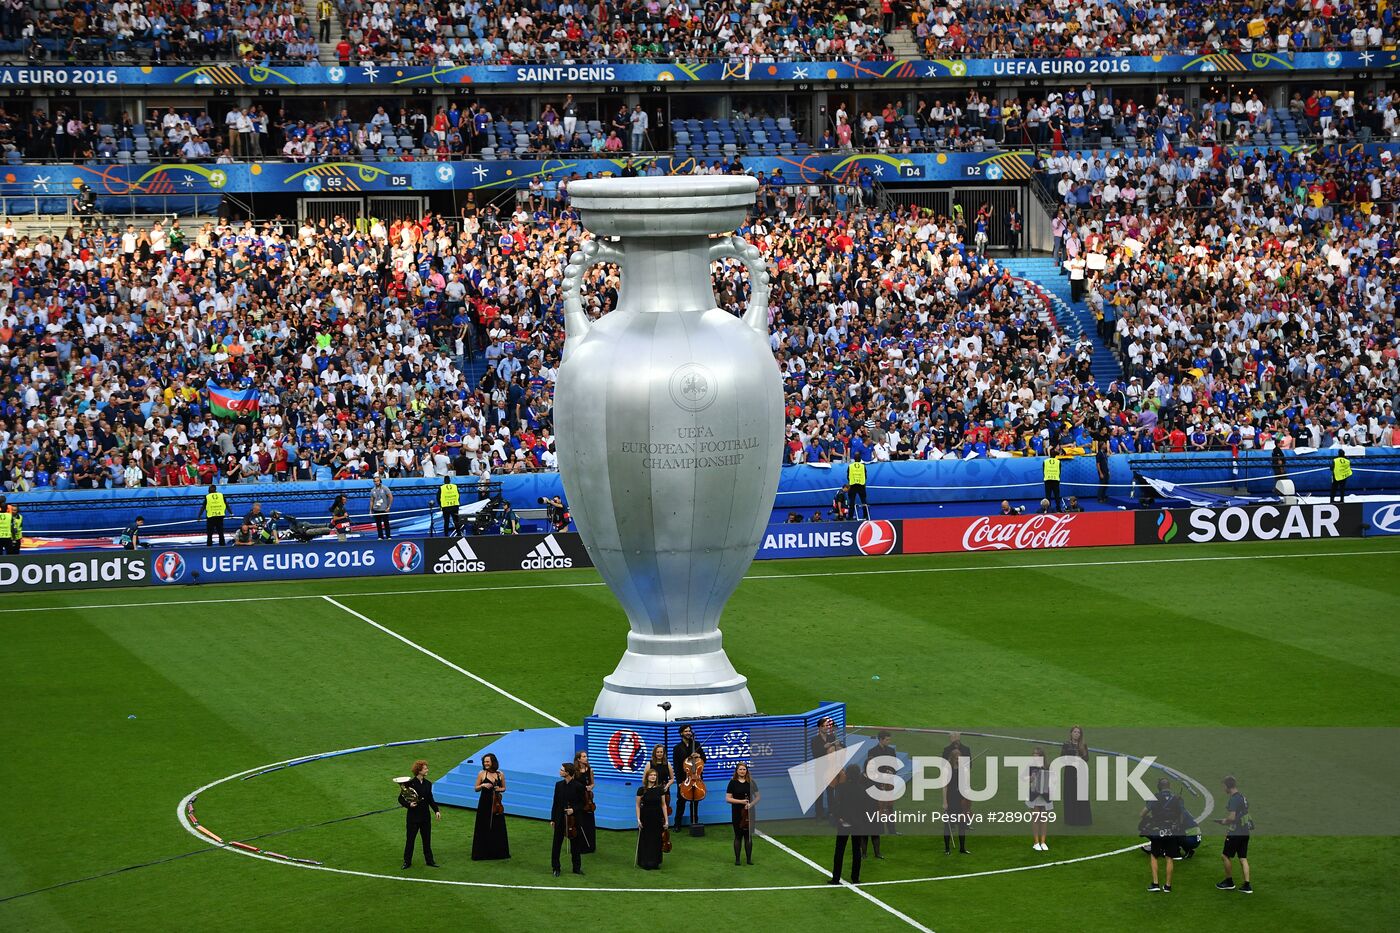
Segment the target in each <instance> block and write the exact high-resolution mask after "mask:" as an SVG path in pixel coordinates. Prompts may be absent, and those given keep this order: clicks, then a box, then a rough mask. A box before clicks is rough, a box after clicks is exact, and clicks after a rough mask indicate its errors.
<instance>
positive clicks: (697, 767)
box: [680, 755, 705, 802]
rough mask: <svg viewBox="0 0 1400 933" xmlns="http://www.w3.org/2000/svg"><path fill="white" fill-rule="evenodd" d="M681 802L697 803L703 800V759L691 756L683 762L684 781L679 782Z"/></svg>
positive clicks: (698, 756)
mask: <svg viewBox="0 0 1400 933" xmlns="http://www.w3.org/2000/svg"><path fill="white" fill-rule="evenodd" d="M680 796H681V799H682V800H689V801H692V802H699V801H701V800H704V799H705V759H704V758H703V757H702V756H700V755H691V756H690V757H689V758H687V759H686V760H685V780H684V781H682V782H681V789H680Z"/></svg>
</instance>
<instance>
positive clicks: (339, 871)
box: [175, 732, 1139, 894]
mask: <svg viewBox="0 0 1400 933" xmlns="http://www.w3.org/2000/svg"><path fill="white" fill-rule="evenodd" d="M498 735H500V733H499V732H478V733H473V734H472V735H467V736H463V738H478V737H487V736H489V737H493V738H494V737H495V736H498ZM419 741H421V742H423V743H425V744H426V743H428V742H433V741H437V739H436V738H426V739H421V740H419ZM376 747H378V746H355V747H353V748H345V749H338V750H337V751H333V752H326V753H324V754H326V755H327V756H330V755H339V754H342V753H349V752H355V751H367V750H369V749H370V748H376ZM316 757H319V756H317V755H297V756H295V757H292V758H288V759H286V760H284V761H274V762H272V763H271V764H265V765H258V766H257V767H255V768H249V769H247V770H246V771H239V772H238V773H237V774H230V775H228V776H227V777H221V778H218V779H216V780H213V781H210V782H209V783H208V784H205V785H204V786H203V787H201V788H199V789H197V790H194V791H191V792H190V793H188V794H186V795H185V796H184V797H183V798H182V799H181V800H180V802H179V804H177V805H176V807H175V817H176V818H177V819H178V820H179V821H180V825H181V826H183V827H184V828H185V832H187V833H189V834H190V835H191V836H193V837H195V838H196V839H198V840H200V841H201V842H203V843H205V844H206V845H210V846H213V847H214V848H216V849H223V850H224V851H226V852H231V853H233V854H234V855H241V856H244V857H245V858H255V859H259V860H261V861H264V862H270V863H271V864H273V865H281V866H283V867H285V868H304V869H308V870H310V871H326V872H330V873H332V874H336V875H355V876H357V877H360V878H381V879H384V880H386V881H407V882H411V883H413V884H442V885H449V886H452V887H465V888H495V889H505V890H512V891H564V892H571V893H589V894H729V893H744V892H763V891H835V890H839V888H838V887H837V886H835V885H830V884H786V885H763V886H759V887H748V888H743V887H734V888H599V887H581V888H573V887H567V886H564V885H549V884H502V883H500V882H493V881H453V880H450V879H446V878H414V877H410V876H406V875H386V874H382V873H379V872H372V871H358V870H356V869H353V868H332V867H330V866H328V865H303V864H301V863H299V862H287V861H283V860H282V859H278V858H272V857H271V856H267V855H260V854H258V853H256V852H248V851H245V850H243V849H237V848H234V847H233V846H232V845H230V844H229V843H227V842H226V843H222V844H221V843H217V842H215V841H214V840H212V839H210V838H209V837H208V836H206V835H204V834H203V833H201V832H200V831H199V830H197V829H195V828H194V825H193V824H192V823H190V821H189V819H188V817H186V815H185V810H186V809H187V808H188V807H189V805H190V803H191V802H192V801H194V800H195V799H197V798H198V797H200V796H201V795H202V794H204V792H205V791H209V790H212V789H213V788H215V787H218V786H219V785H221V784H228V783H230V782H232V781H237V780H241V779H242V778H245V777H247V776H248V775H250V774H256V773H258V772H259V771H266V770H268V769H270V768H277V767H280V766H282V765H286V764H290V763H291V762H293V761H302V760H305V759H311V758H316ZM1138 848H1139V847H1138V845H1137V844H1134V845H1131V846H1127V847H1125V848H1122V849H1114V850H1113V851H1111V852H1100V853H1098V854H1096V855H1082V856H1079V857H1078V858H1072V859H1061V860H1059V861H1055V862H1043V863H1041V864H1038V865H1018V866H1016V867H1014V868H993V869H988V870H986V871H977V872H968V873H966V874H960V875H931V876H929V877H926V878H893V879H890V880H888V881H862V882H861V886H862V887H866V886H869V885H877V884H878V885H894V884H925V883H928V882H931V881H957V880H959V879H962V878H981V877H985V876H987V875H1006V874H1012V873H1014V872H1022V871H1035V870H1036V869H1040V868H1053V867H1055V866H1056V865H1072V864H1075V863H1076V862H1091V861H1094V860H1095V859H1101V858H1110V857H1112V856H1115V855H1122V854H1123V853H1125V852H1135V851H1137V849H1138Z"/></svg>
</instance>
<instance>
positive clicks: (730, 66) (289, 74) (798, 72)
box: [0, 40, 1400, 93]
mask: <svg viewBox="0 0 1400 933" xmlns="http://www.w3.org/2000/svg"><path fill="white" fill-rule="evenodd" d="M43 41H44V40H41V42H40V44H43ZM58 41H62V40H58ZM1397 63H1400V58H1398V57H1397V53H1396V52H1394V51H1385V52H1298V53H1294V54H1283V55H1274V54H1270V53H1257V54H1252V55H1239V54H1234V53H1231V52H1221V53H1216V54H1211V55H1155V56H1147V55H1120V56H1097V57H1095V56H1086V57H1078V58H1065V57H1059V58H935V59H898V60H895V61H859V60H856V61H851V60H846V61H806V62H762V61H755V60H754V59H752V58H736V59H733V60H718V61H708V62H655V63H651V62H590V63H587V64H559V63H545V64H509V65H457V66H446V67H443V66H432V65H390V64H378V63H367V64H362V65H286V66H265V65H220V64H209V65H199V66H196V67H191V66H189V65H153V66H148V67H142V66H133V65H116V66H112V67H102V66H95V67H84V66H43V65H41V66H18V65H14V66H8V67H4V68H0V86H4V87H11V88H21V87H32V88H46V87H51V86H60V87H63V86H85V87H117V86H122V85H129V86H146V87H151V86H174V85H183V86H190V87H203V88H208V87H215V88H247V89H248V90H250V91H251V90H256V89H258V88H276V87H290V86H298V87H317V86H321V87H327V86H346V85H357V86H361V87H380V88H385V90H386V93H389V92H392V91H395V90H398V91H400V92H402V89H403V88H411V87H433V86H439V87H448V88H455V89H461V88H465V87H470V86H472V85H478V84H487V85H502V84H514V85H525V86H547V85H553V86H561V87H562V86H565V85H568V86H573V85H579V84H592V85H609V84H707V83H708V84H734V83H746V84H772V83H784V84H790V83H796V84H798V85H799V88H801V87H802V86H804V85H805V86H808V87H810V86H812V85H820V84H823V83H824V82H830V81H840V82H851V81H856V82H861V83H872V84H873V83H885V82H898V81H904V82H908V81H913V80H929V79H938V78H1002V77H1005V78H1066V79H1080V78H1087V79H1094V78H1106V77H1113V76H1120V77H1121V76H1125V75H1171V74H1185V73H1196V74H1200V73H1217V72H1227V73H1243V74H1254V73H1258V72H1265V71H1267V72H1279V71H1335V70H1338V69H1343V70H1362V71H1370V70H1378V69H1383V68H1394V67H1396V66H1397ZM244 93H247V91H244Z"/></svg>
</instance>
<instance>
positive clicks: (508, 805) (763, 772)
mask: <svg viewBox="0 0 1400 933" xmlns="http://www.w3.org/2000/svg"><path fill="white" fill-rule="evenodd" d="M827 716H830V717H831V718H832V719H833V720H835V722H836V728H837V731H838V732H839V733H840V734H842V735H843V736H844V734H845V728H846V706H845V704H844V703H830V702H827V703H823V704H822V705H821V706H819V707H817V708H816V709H814V710H812V711H810V712H807V713H801V714H797V715H793V716H740V717H725V718H720V719H696V720H678V721H677V722H672V723H670V724H669V725H665V724H662V723H658V722H632V721H624V720H618V719H600V718H599V717H596V716H590V717H589V718H588V720H587V721H586V722H585V724H584V725H583V726H564V727H556V728H550V729H522V730H520V731H518V732H512V733H510V734H508V735H504V736H502V737H501V738H499V739H497V740H496V741H495V742H492V743H491V744H490V745H487V746H486V747H485V748H483V749H481V751H479V752H477V753H476V754H475V755H473V756H472V757H470V758H468V759H467V760H466V761H463V762H462V763H461V764H459V765H457V767H455V768H453V769H452V770H451V771H449V772H448V773H447V774H446V775H444V776H443V777H442V778H441V779H440V780H439V781H437V783H435V784H434V785H433V795H434V796H435V797H436V798H437V800H438V802H439V803H443V804H447V805H449V806H454V807H467V808H469V809H475V807H476V804H477V800H478V798H479V796H480V795H479V794H478V793H477V792H476V791H475V790H473V789H472V785H473V784H474V783H475V782H476V775H477V772H478V771H480V770H481V760H482V758H483V757H484V756H485V755H487V754H492V755H495V756H496V758H497V759H498V760H499V761H500V763H501V770H502V771H503V772H504V773H505V776H506V795H505V800H504V803H505V810H506V813H507V814H508V815H510V816H524V817H530V818H531V819H537V820H547V819H549V809H550V805H551V803H552V802H553V800H554V784H555V782H556V781H558V780H559V765H560V764H562V763H563V762H565V761H572V760H573V757H574V754H575V752H577V751H579V750H580V749H585V748H586V749H587V750H588V757H589V761H590V763H591V764H592V766H593V774H594V780H595V784H594V792H593V801H594V803H595V804H597V807H598V810H597V813H596V814H595V819H596V820H597V824H598V826H599V827H600V828H602V829H633V828H635V827H636V825H637V816H636V799H637V788H638V786H640V782H641V778H642V773H643V768H644V766H645V760H646V758H648V757H649V756H650V750H651V749H652V748H653V747H654V746H655V745H657V744H658V743H661V744H665V745H666V750H667V761H668V762H669V761H670V752H671V748H672V747H673V746H674V745H675V743H676V742H677V741H679V739H680V731H679V730H680V727H681V726H682V725H689V726H691V728H693V729H694V730H695V736H696V739H697V740H698V741H699V742H700V744H701V745H702V746H703V747H704V748H705V749H706V753H707V756H708V757H707V763H706V767H705V784H706V787H707V789H708V793H707V794H706V796H705V799H704V800H702V801H701V802H700V822H701V823H705V824H717V823H728V822H729V817H730V808H729V805H728V804H726V803H725V802H724V790H725V787H726V786H727V785H728V784H729V779H730V778H731V777H732V776H733V774H734V768H735V766H736V765H738V764H739V762H741V761H747V762H749V763H750V764H751V766H752V767H753V769H754V774H755V778H756V780H757V781H758V784H759V792H760V794H761V795H762V803H761V804H760V810H761V811H762V818H763V819H790V818H794V817H799V816H801V815H802V814H803V811H802V809H801V807H800V806H799V805H798V802H797V796H796V792H795V791H794V790H793V787H792V783H791V782H790V781H789V780H788V779H787V774H786V769H787V768H788V767H790V766H792V765H794V764H799V763H800V762H801V761H803V760H805V758H806V756H807V751H806V750H807V749H808V748H809V747H810V743H811V740H812V738H813V737H814V736H815V735H816V726H817V722H818V721H820V720H821V719H822V718H824V717H827ZM854 738H855V737H854V736H853V737H852V739H854ZM860 760H862V761H863V760H864V758H863V756H862V758H861V759H860ZM675 803H676V801H675V799H674V795H673V797H672V805H673V806H674V805H675ZM808 812H810V811H808Z"/></svg>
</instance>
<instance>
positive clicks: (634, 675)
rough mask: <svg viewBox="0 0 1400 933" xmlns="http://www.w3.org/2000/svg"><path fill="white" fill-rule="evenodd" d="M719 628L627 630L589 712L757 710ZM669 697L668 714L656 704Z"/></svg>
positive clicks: (657, 716)
mask: <svg viewBox="0 0 1400 933" xmlns="http://www.w3.org/2000/svg"><path fill="white" fill-rule="evenodd" d="M721 642H722V636H721V634H720V632H719V631H718V630H716V631H714V632H710V633H708V634H705V635H640V634H638V633H636V632H632V633H630V634H629V635H628V636H627V650H626V652H624V653H623V655H622V660H621V661H619V662H618V665H617V670H615V671H613V672H612V673H611V674H609V675H608V676H607V677H604V678H603V690H602V692H601V693H599V694H598V700H597V702H596V703H594V704H593V715H595V716H602V717H605V718H607V719H631V720H641V721H644V722H645V721H654V722H661V721H662V720H663V719H666V718H670V719H672V720H675V719H689V718H698V717H702V716H750V715H753V714H754V713H755V712H757V708H756V707H755V706H754V701H753V697H752V696H751V695H750V694H749V686H748V684H749V682H748V678H746V677H744V676H743V675H741V674H740V673H739V672H738V671H736V670H735V669H734V665H733V664H732V663H730V661H729V656H728V655H726V654H725V653H724V648H723V647H722V646H721ZM662 702H670V703H671V707H672V708H671V711H670V713H669V714H666V713H663V711H662V710H661V709H660V707H659V705H658V704H660V703H662Z"/></svg>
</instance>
